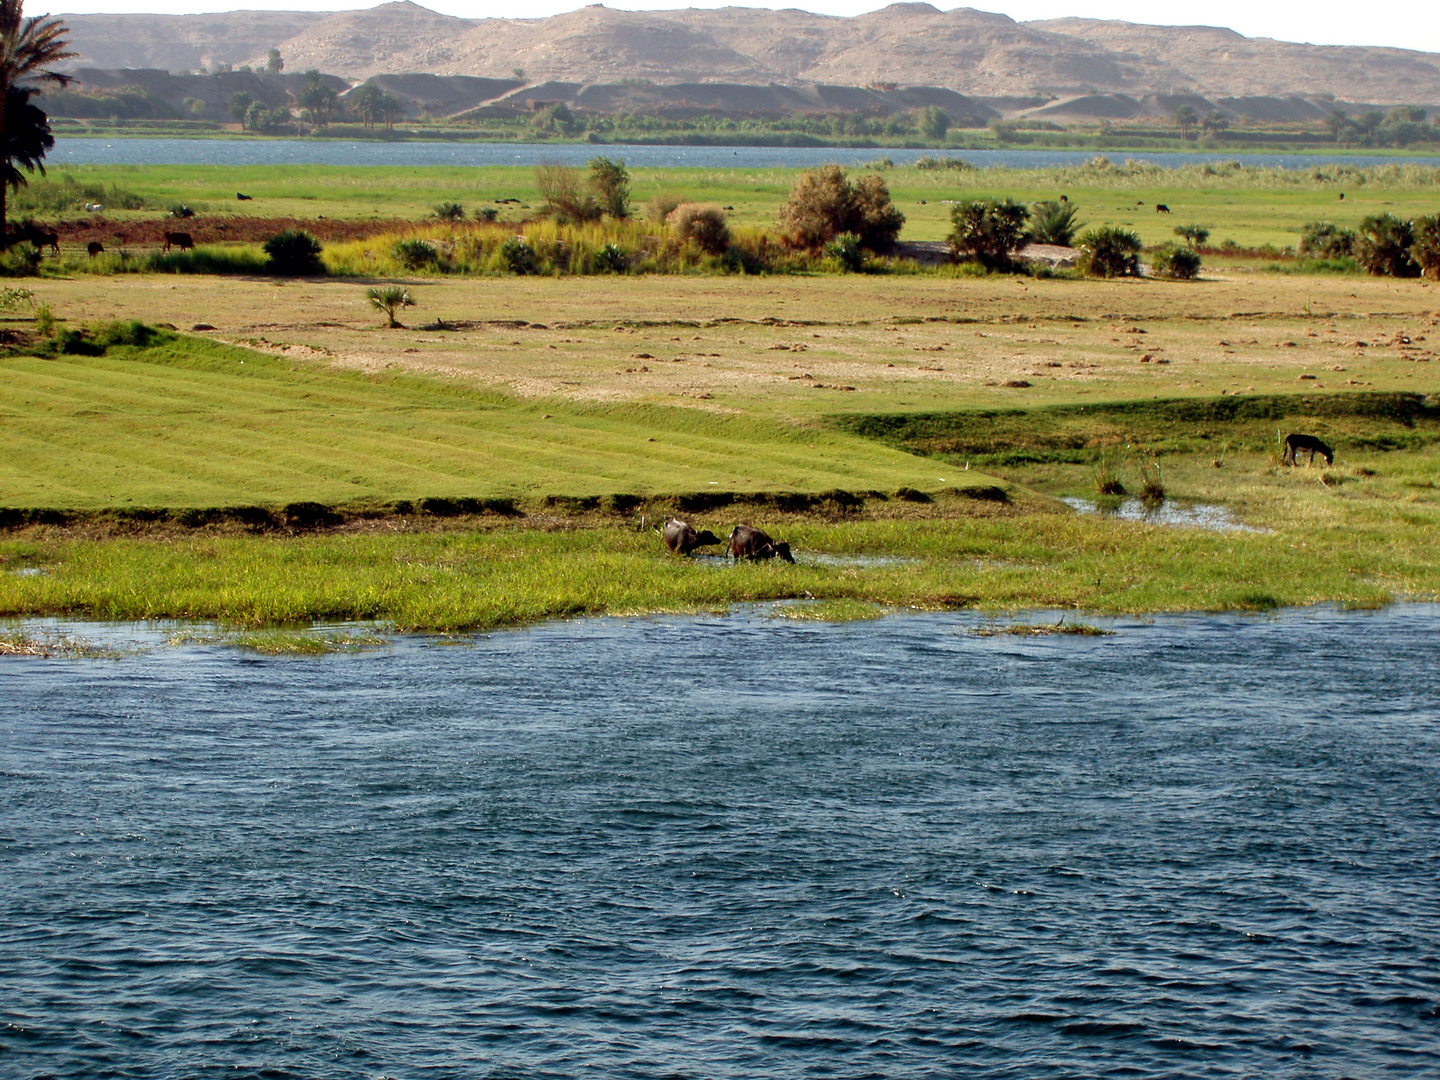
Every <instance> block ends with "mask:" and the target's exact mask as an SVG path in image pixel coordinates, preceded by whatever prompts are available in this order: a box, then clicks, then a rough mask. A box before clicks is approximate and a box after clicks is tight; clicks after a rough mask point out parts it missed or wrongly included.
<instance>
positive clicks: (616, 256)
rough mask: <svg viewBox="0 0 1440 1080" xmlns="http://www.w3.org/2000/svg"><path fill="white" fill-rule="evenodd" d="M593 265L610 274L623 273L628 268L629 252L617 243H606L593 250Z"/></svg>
mask: <svg viewBox="0 0 1440 1080" xmlns="http://www.w3.org/2000/svg"><path fill="white" fill-rule="evenodd" d="M594 266H595V268H596V269H597V270H601V271H604V272H605V273H610V274H623V273H625V271H626V270H629V269H630V253H629V252H628V251H626V250H625V249H624V248H623V247H621V246H620V245H619V244H606V245H605V246H604V247H602V248H600V250H598V251H597V252H595V257H594Z"/></svg>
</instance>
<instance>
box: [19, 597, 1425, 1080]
mask: <svg viewBox="0 0 1440 1080" xmlns="http://www.w3.org/2000/svg"><path fill="white" fill-rule="evenodd" d="M1044 621H1051V622H1053V621H1054V619H1053V617H1052V618H1047V619H1045V620H1044ZM977 625H979V620H976V619H972V618H969V617H965V616H933V615H926V616H919V615H917V616H898V617H891V618H887V619H882V620H878V621H870V622H864V623H856V624H844V625H813V624H795V623H791V622H786V621H777V620H774V619H769V618H766V617H764V613H763V612H754V613H749V614H742V615H735V616H730V617H726V618H718V617H716V618H696V619H688V618H687V619H647V620H595V621H582V622H572V623H564V624H555V625H547V626H543V627H540V628H537V629H533V630H525V631H517V632H509V633H503V634H495V635H491V636H486V637H481V638H477V639H476V640H475V641H474V642H473V643H471V644H469V645H464V646H460V647H455V646H453V645H451V646H444V647H442V646H441V643H439V642H428V641H424V640H402V641H399V642H397V643H396V644H395V645H394V646H393V647H392V648H389V649H387V650H382V651H380V652H372V653H366V654H361V655H338V656H331V657H326V658H321V659H313V660H279V659H265V658H259V657H255V656H251V655H246V654H243V653H239V652H236V651H232V650H227V649H222V648H216V647H201V646H190V647H183V648H171V649H158V650H152V651H149V652H145V653H141V654H138V655H132V656H128V657H126V658H123V659H119V660H106V661H72V662H60V661H54V660H51V661H44V660H38V659H37V660H30V659H9V660H5V661H4V662H3V663H0V1076H4V1077H6V1078H10V1077H39V1076H63V1077H104V1076H125V1077H191V1076H220V1075H224V1076H227V1077H230V1076H234V1077H260V1076H264V1077H347V1078H348V1077H367V1078H374V1077H381V1076H393V1077H405V1078H409V1077H436V1078H438V1077H506V1078H519V1077H580V1076H585V1077H615V1078H622V1077H623V1078H661V1077H687V1078H689V1077H693V1078H696V1080H701V1078H710V1077H723V1078H741V1077H799V1076H833V1077H845V1078H857V1077H895V1078H909V1077H942V1076H943V1077H952V1076H965V1077H971V1076H980V1077H1032V1076H1033V1077H1051V1076H1053V1077H1089V1076H1102V1075H1103V1076H1119V1075H1125V1076H1136V1077H1157V1076H1174V1077H1231V1076H1234V1077H1241V1076H1244V1077H1267V1078H1268V1077H1291V1076H1294V1077H1337V1078H1338V1077H1342V1076H1349V1077H1377V1076H1405V1077H1413V1076H1421V1075H1432V1076H1433V1075H1437V1073H1440V846H1437V838H1440V766H1437V757H1436V751H1437V749H1440V746H1437V742H1440V724H1437V720H1440V610H1437V609H1436V608H1431V607H1405V608H1396V609H1391V610H1388V611H1383V612H1376V613H1365V614H1346V613H1337V612H1325V611H1318V612H1317V611H1311V612H1302V613H1288V614H1285V615H1283V616H1281V617H1278V618H1274V619H1249V618H1233V617H1225V618H1218V617H1216V618H1211V617H1189V618H1177V619H1165V620H1160V621H1157V622H1155V623H1153V624H1145V623H1137V622H1122V623H1117V624H1112V625H1113V628H1114V629H1115V630H1117V631H1118V632H1117V633H1116V634H1114V635H1113V636H1110V637H1065V636H1052V637H1046V638H1039V639H1031V638H1016V637H1011V636H1005V635H1001V636H991V637H982V636H976V635H974V634H972V633H970V632H968V631H969V630H971V629H973V628H974V627H976V626H977Z"/></svg>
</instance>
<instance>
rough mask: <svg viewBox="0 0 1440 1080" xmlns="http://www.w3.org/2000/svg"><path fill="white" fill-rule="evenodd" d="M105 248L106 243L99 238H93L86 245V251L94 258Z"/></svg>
mask: <svg viewBox="0 0 1440 1080" xmlns="http://www.w3.org/2000/svg"><path fill="white" fill-rule="evenodd" d="M104 250H105V245H104V244H102V243H101V242H100V241H99V240H91V241H90V242H89V243H88V244H86V245H85V251H86V253H87V254H88V255H89V256H90V257H91V258H92V259H93V258H94V257H95V256H96V255H99V254H100V253H101V252H102V251H104Z"/></svg>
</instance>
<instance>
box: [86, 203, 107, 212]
mask: <svg viewBox="0 0 1440 1080" xmlns="http://www.w3.org/2000/svg"><path fill="white" fill-rule="evenodd" d="M104 210H105V207H104V206H102V205H101V204H100V203H98V202H87V203H86V204H85V212H86V213H87V214H99V213H103V212H104Z"/></svg>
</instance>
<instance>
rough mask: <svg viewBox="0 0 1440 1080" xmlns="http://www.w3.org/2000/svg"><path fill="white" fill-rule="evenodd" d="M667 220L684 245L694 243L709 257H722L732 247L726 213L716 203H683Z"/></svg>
mask: <svg viewBox="0 0 1440 1080" xmlns="http://www.w3.org/2000/svg"><path fill="white" fill-rule="evenodd" d="M667 220H668V221H669V223H670V228H672V229H673V230H675V235H676V236H677V237H679V238H680V240H681V241H682V242H683V243H687V244H688V243H693V244H695V245H696V246H697V247H698V248H700V250H701V251H703V252H705V253H706V254H708V255H722V254H724V253H725V251H726V249H728V248H729V247H730V226H729V224H727V222H726V220H725V211H724V210H722V209H720V207H718V206H716V205H715V204H714V203H681V204H680V205H679V206H677V207H676V208H675V209H674V211H672V212H671V214H670V217H669V218H668V219H667Z"/></svg>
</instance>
